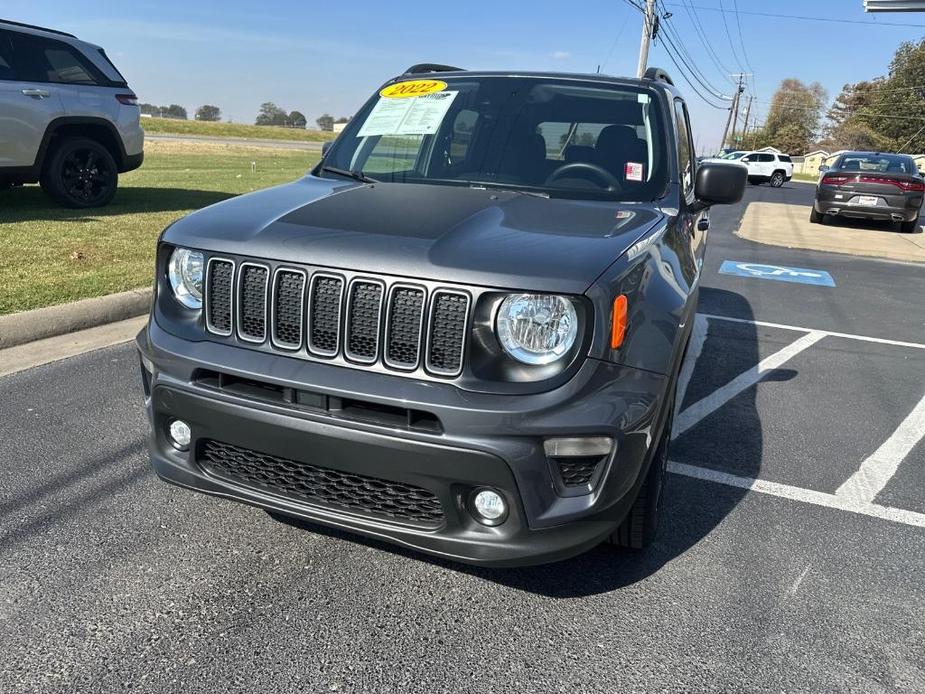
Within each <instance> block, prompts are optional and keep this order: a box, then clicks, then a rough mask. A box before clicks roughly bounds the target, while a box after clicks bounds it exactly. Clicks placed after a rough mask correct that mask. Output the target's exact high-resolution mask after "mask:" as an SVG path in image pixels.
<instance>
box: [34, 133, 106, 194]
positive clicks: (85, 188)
mask: <svg viewBox="0 0 925 694" xmlns="http://www.w3.org/2000/svg"><path fill="white" fill-rule="evenodd" d="M118 182H119V173H118V171H116V161H115V159H113V158H112V155H111V154H110V153H109V150H107V149H106V148H105V147H103V145H101V144H100V143H99V142H97V141H96V140H90V139H88V138H82V137H80V138H70V139H67V140H64V141H63V142H61V143H60V144H58V145H57V147H55V150H54V152H53V154H52V155H51V157H50V159H49V160H48V161H47V163H46V165H45V168H44V170H43V171H42V178H41V181H40V183H41V184H42V190H44V191H45V192H46V193H48V195H50V196H51V197H52V198H54V200H55V201H56V202H57V203H58V204H60V205H63V206H64V207H76V208H86V207H102V206H104V205H108V204H109V203H110V202H111V201H112V198H113V196H115V194H116V186H117V185H118Z"/></svg>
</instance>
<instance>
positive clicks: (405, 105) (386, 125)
mask: <svg viewBox="0 0 925 694" xmlns="http://www.w3.org/2000/svg"><path fill="white" fill-rule="evenodd" d="M441 84H443V83H442V82H441ZM458 93H459V92H442V91H441V92H433V93H429V94H424V95H423V96H415V98H413V99H406V98H400V99H399V98H393V97H385V98H381V99H379V101H378V102H376V105H375V106H373V110H372V111H370V112H369V116H367V117H366V121H365V122H364V123H363V127H361V128H360V131H359V132H358V133H357V137H369V136H376V135H432V134H433V133H435V132H437V129H438V128H439V127H440V124H441V123H442V122H443V119H444V118H445V117H446V113H447V111H449V110H450V106H451V105H452V103H453V100H454V99H455V98H456V95H457V94H458Z"/></svg>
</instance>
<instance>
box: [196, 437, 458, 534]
mask: <svg viewBox="0 0 925 694" xmlns="http://www.w3.org/2000/svg"><path fill="white" fill-rule="evenodd" d="M198 461H199V464H200V465H201V466H202V467H203V468H205V469H206V470H208V471H209V472H210V473H212V474H214V475H218V476H220V477H227V478H230V479H232V480H234V481H238V482H243V483H245V484H246V485H248V486H252V487H257V488H260V489H263V490H266V491H269V492H271V493H274V494H278V495H281V496H285V497H289V498H291V499H296V500H298V501H306V502H309V503H317V504H321V505H325V506H330V507H334V508H339V509H345V510H349V511H355V512H359V513H363V514H368V515H372V516H378V517H383V518H389V519H394V520H400V521H409V522H413V523H416V524H421V525H427V526H431V527H436V526H439V525H441V524H442V523H443V509H442V507H441V506H440V501H439V500H438V499H437V497H436V496H435V495H434V494H432V493H431V492H429V491H427V490H426V489H421V488H420V487H415V486H412V485H410V484H403V483H401V482H391V481H389V480H384V479H379V478H377V477H366V476H365V475H355V474H351V473H347V472H341V471H339V470H333V469H331V468H324V467H318V466H315V465H309V464H308V463H301V462H298V461H295V460H290V459H289V458H281V457H278V456H275V455H269V454H266V453H258V452H257V451H252V450H249V449H247V448H241V447H239V446H233V445H231V444H227V443H221V442H219V441H214V440H211V439H205V440H203V441H202V442H201V443H200V446H199V455H198Z"/></svg>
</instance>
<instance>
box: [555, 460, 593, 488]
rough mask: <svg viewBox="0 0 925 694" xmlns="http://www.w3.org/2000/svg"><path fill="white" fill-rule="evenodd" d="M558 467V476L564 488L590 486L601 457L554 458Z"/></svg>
mask: <svg viewBox="0 0 925 694" xmlns="http://www.w3.org/2000/svg"><path fill="white" fill-rule="evenodd" d="M555 460H556V464H557V465H558V466H559V476H560V477H561V478H562V484H564V485H565V486H566V487H583V486H585V485H588V484H591V480H592V479H593V478H594V473H595V472H596V471H597V466H598V465H600V463H601V461H602V460H603V458H602V457H601V456H587V457H581V458H556V459H555Z"/></svg>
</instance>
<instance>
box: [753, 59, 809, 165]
mask: <svg viewBox="0 0 925 694" xmlns="http://www.w3.org/2000/svg"><path fill="white" fill-rule="evenodd" d="M824 103H825V90H824V89H823V88H822V85H821V84H819V83H818V82H814V83H813V84H810V85H807V84H804V83H803V82H801V81H800V80H798V79H795V78H792V77H790V78H787V79H785V80H783V81H782V82H781V83H780V86H779V87H778V88H777V91H776V92H774V96H773V97H772V98H771V106H770V108H769V109H768V116H767V118H766V119H765V122H764V127H763V128H761V129H760V130H759V131H757V132H756V133H755V135H754V138H755V142H756V143H759V142H760V143H762V144H759V145H758V146H759V147H761V146H766V145H770V146H772V147H777V148H778V149H779V150H781V151H783V152H790V153H793V154H801V153H803V152H807V151H809V149H810V148H811V146H812V144H813V143H814V142H815V140H816V136H817V134H818V132H819V123H820V119H821V117H822V109H823V105H824Z"/></svg>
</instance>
